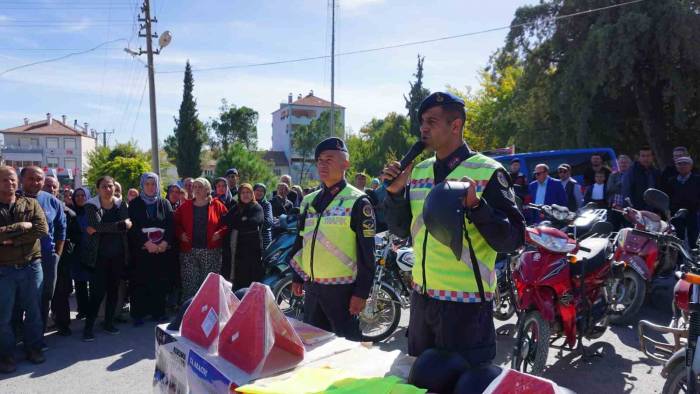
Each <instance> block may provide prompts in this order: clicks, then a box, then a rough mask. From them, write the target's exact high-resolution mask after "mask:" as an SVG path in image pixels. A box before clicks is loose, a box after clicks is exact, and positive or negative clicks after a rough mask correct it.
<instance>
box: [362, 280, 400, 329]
mask: <svg viewBox="0 0 700 394" xmlns="http://www.w3.org/2000/svg"><path fill="white" fill-rule="evenodd" d="M372 309H374V311H372ZM400 320H401V299H400V298H399V296H398V294H396V291H394V289H392V288H391V287H390V286H389V285H388V284H386V283H382V285H381V287H380V288H379V291H377V293H376V294H374V293H370V295H369V298H368V299H367V305H366V306H365V309H364V310H363V311H362V313H360V331H361V332H362V341H363V342H375V343H376V342H381V341H383V340H385V339H387V338H389V337H390V336H391V334H393V333H394V331H396V327H398V326H399V321H400Z"/></svg>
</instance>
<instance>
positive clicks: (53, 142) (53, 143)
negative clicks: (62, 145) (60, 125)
mask: <svg viewBox="0 0 700 394" xmlns="http://www.w3.org/2000/svg"><path fill="white" fill-rule="evenodd" d="M46 147H47V148H49V149H58V138H56V137H46Z"/></svg>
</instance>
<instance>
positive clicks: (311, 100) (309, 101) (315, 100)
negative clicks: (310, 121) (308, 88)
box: [292, 94, 345, 109]
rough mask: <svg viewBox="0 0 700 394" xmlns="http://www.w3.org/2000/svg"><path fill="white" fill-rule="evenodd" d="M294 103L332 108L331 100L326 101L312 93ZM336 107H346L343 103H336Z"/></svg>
mask: <svg viewBox="0 0 700 394" xmlns="http://www.w3.org/2000/svg"><path fill="white" fill-rule="evenodd" d="M292 105H308V106H311V107H324V108H330V107H331V102H330V101H326V100H324V99H322V98H319V97H316V96H314V95H312V94H308V95H306V97H304V98H300V99H297V100H296V101H294V102H293V103H292ZM335 107H336V108H342V109H345V107H343V106H342V105H338V104H335Z"/></svg>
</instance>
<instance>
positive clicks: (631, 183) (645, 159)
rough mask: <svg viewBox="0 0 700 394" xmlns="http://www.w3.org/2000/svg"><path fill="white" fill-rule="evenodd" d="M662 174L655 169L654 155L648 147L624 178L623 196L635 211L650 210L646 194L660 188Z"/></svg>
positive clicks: (641, 150)
mask: <svg viewBox="0 0 700 394" xmlns="http://www.w3.org/2000/svg"><path fill="white" fill-rule="evenodd" d="M660 181H661V173H660V172H659V170H657V169H656V167H654V153H652V151H651V148H650V147H648V146H645V147H642V149H640V150H639V158H638V160H637V161H635V162H634V164H633V165H632V168H630V169H629V171H627V172H626V173H625V175H624V176H623V178H622V194H623V196H624V197H625V199H627V198H629V199H630V201H631V202H632V207H633V208H635V209H645V210H650V209H651V207H649V206H647V204H646V203H644V192H645V191H646V190H647V189H649V188H652V187H653V188H658V187H660Z"/></svg>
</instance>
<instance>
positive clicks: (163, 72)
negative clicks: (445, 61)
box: [156, 0, 645, 74]
mask: <svg viewBox="0 0 700 394" xmlns="http://www.w3.org/2000/svg"><path fill="white" fill-rule="evenodd" d="M643 1H645V0H632V1H628V2H624V3H619V4H613V5H609V6H605V7H599V8H593V9H590V10H585V11H579V12H574V13H572V14H567V15H559V16H555V17H552V18H550V19H549V20H551V21H556V20H561V19H568V18H572V17H575V16H580V15H585V14H591V13H594V12H600V11H605V10H609V9H613V8H618V7H623V6H626V5H631V4H636V3H641V2H643ZM535 23H537V22H526V23H519V24H515V25H508V26H500V27H494V28H491V29H485V30H479V31H474V32H469V33H463V34H455V35H451V36H444V37H437V38H431V39H427V40H420V41H411V42H404V43H400V44H395V45H387V46H382V47H376V48H367V49H358V50H355V51H348V52H340V53H336V54H335V56H336V57H338V56H349V55H358V54H362V53H370V52H379V51H384V50H388V49H396V48H403V47H409V46H415V45H421V44H428V43H432V42H439V41H447V40H453V39H456V38H463V37H469V36H476V35H480V34H485V33H491V32H494V31H499V30H506V29H512V28H515V27H524V26H528V25H532V24H535ZM328 58H330V55H319V56H310V57H302V58H297V59H287V60H278V61H270V62H263V63H251V64H240V65H229V66H213V67H202V68H192V71H198V72H201V71H219V70H231V69H239V68H252V67H262V66H273V65H278V64H289V63H301V62H308V61H312V60H320V59H328ZM156 73H157V74H174V73H182V70H166V71H156Z"/></svg>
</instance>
